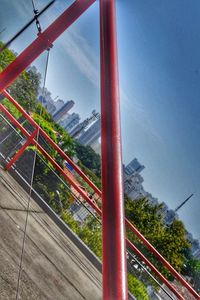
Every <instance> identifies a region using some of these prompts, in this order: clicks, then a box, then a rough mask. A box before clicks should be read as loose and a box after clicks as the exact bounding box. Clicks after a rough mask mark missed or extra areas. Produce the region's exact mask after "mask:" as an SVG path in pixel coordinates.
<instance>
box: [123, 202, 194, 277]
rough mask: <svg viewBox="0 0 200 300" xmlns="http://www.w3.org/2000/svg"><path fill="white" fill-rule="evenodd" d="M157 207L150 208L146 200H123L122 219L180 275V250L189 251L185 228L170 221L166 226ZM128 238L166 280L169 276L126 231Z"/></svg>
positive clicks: (181, 261)
mask: <svg viewBox="0 0 200 300" xmlns="http://www.w3.org/2000/svg"><path fill="white" fill-rule="evenodd" d="M160 209H161V206H160V205H156V206H152V205H151V204H149V202H148V200H146V199H139V200H134V201H133V200H131V199H128V198H126V200H125V214H126V217H127V218H128V219H129V220H130V221H131V222H132V223H133V224H134V225H135V226H136V228H137V229H138V230H139V231H140V232H141V233H142V234H143V235H144V236H145V237H146V238H147V240H148V241H149V242H150V243H151V244H152V245H153V246H154V247H155V248H156V249H157V250H158V251H159V252H160V253H161V254H162V255H163V256H164V257H165V258H166V260H167V261H168V262H169V263H170V264H171V265H172V266H173V267H174V268H175V269H176V270H177V271H179V272H180V271H181V270H182V269H183V266H184V254H183V251H184V249H187V248H189V244H188V242H187V240H186V238H185V228H184V225H183V223H182V222H181V221H179V220H174V221H173V222H172V224H170V225H168V226H166V225H165V223H164V220H163V217H162V214H161V211H160ZM127 235H128V238H129V239H130V240H131V241H132V242H134V243H136V244H137V246H138V247H139V248H140V250H141V251H142V252H143V253H144V254H145V255H146V256H147V258H149V259H150V260H151V261H152V262H153V263H154V265H155V266H156V267H157V268H158V269H159V270H160V271H161V272H162V273H163V274H164V275H165V276H167V277H168V278H169V279H171V277H170V274H169V272H168V271H167V270H166V269H165V268H164V267H162V266H161V264H160V263H159V262H158V261H157V259H155V257H154V256H153V255H151V254H150V252H149V251H147V250H146V248H145V246H143V245H142V244H141V242H139V241H138V240H137V238H136V237H135V236H134V235H133V234H132V232H131V231H130V230H127Z"/></svg>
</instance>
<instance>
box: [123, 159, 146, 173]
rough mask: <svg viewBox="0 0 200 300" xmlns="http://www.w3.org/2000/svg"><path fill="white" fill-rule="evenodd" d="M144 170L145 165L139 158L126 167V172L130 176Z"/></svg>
mask: <svg viewBox="0 0 200 300" xmlns="http://www.w3.org/2000/svg"><path fill="white" fill-rule="evenodd" d="M142 170H144V166H143V165H141V164H140V163H139V161H138V160H137V158H134V159H133V160H132V161H131V162H130V163H129V164H128V165H127V166H126V167H125V169H124V171H125V174H126V175H128V176H130V175H133V174H134V173H140V172H141V171H142Z"/></svg>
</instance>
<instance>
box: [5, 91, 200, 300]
mask: <svg viewBox="0 0 200 300" xmlns="http://www.w3.org/2000/svg"><path fill="white" fill-rule="evenodd" d="M3 94H4V96H5V97H7V99H9V100H10V101H11V103H12V104H13V105H14V106H15V107H16V108H17V109H18V110H19V111H20V112H21V113H22V114H23V116H24V117H25V118H27V119H28V121H29V122H30V124H31V125H33V126H34V127H35V128H39V130H40V133H44V137H45V136H46V133H45V132H44V131H43V130H42V129H41V128H40V127H39V126H38V124H37V123H36V122H35V121H34V120H33V119H32V118H31V117H30V116H29V115H28V114H27V113H26V112H25V111H24V109H23V108H22V107H21V106H20V105H19V104H18V103H17V102H16V101H15V100H14V99H13V98H12V97H11V96H10V94H9V93H8V92H6V91H4V92H3ZM0 109H1V110H2V111H3V112H4V113H5V115H6V116H7V117H8V118H9V119H10V120H11V121H12V122H13V124H14V125H16V126H17V125H18V124H17V122H16V120H15V119H14V118H13V117H12V116H11V117H12V119H11V118H10V117H9V115H8V114H7V110H6V109H5V108H4V106H3V105H2V104H0ZM20 129H21V131H22V133H23V134H24V135H25V136H26V137H27V138H29V135H28V132H27V131H26V130H24V128H23V127H22V128H20ZM48 138H49V137H48ZM49 139H50V138H49ZM50 140H51V139H50ZM50 144H51V145H52V146H53V148H54V149H55V150H57V147H58V146H57V145H56V144H55V143H54V142H53V141H52V140H51V143H50ZM54 145H56V148H55V147H54ZM58 148H59V147H58ZM59 149H60V148H59ZM60 151H61V152H62V150H61V149H60ZM59 153H60V152H59ZM63 155H64V159H66V158H65V156H66V154H65V153H64V152H63ZM68 159H69V160H70V158H68ZM72 163H73V162H72ZM73 164H74V163H73ZM75 166H76V165H75ZM76 168H77V170H78V171H79V172H77V173H79V174H80V176H81V172H82V171H81V170H80V169H79V168H78V167H77V166H76ZM84 176H85V174H84ZM87 183H88V184H89V185H90V180H89V179H88V181H87ZM91 187H92V186H91ZM99 192H100V196H101V191H99ZM95 211H96V212H97V209H95ZM125 224H126V226H127V227H129V229H130V230H131V231H132V232H133V233H134V234H135V235H136V236H137V237H138V238H139V239H140V240H141V241H142V242H143V243H144V245H145V246H146V247H147V248H148V249H149V250H150V252H151V253H153V254H154V255H156V257H157V258H158V259H159V260H160V261H161V263H162V264H163V265H165V267H166V268H167V269H168V270H169V271H170V272H171V274H172V275H173V276H174V277H176V278H177V279H178V280H179V281H180V282H181V283H182V284H183V286H185V287H186V288H187V289H188V291H190V293H191V294H192V295H193V296H194V297H195V299H200V296H199V295H198V294H197V293H196V291H195V290H194V289H192V287H191V286H190V285H189V284H188V283H187V282H186V281H185V280H184V279H183V278H182V276H181V275H180V274H179V273H178V272H177V271H176V270H175V269H174V268H173V267H172V266H171V265H170V264H169V263H168V262H167V261H166V260H165V258H164V257H163V256H162V255H161V254H160V253H159V252H158V251H157V250H156V249H155V248H154V247H153V246H152V245H151V244H150V243H149V242H148V241H147V240H146V238H145V237H144V236H143V235H142V234H141V233H140V232H139V231H138V230H137V229H136V228H135V227H134V226H133V224H131V223H130V222H129V221H128V220H127V219H125ZM160 279H162V278H160Z"/></svg>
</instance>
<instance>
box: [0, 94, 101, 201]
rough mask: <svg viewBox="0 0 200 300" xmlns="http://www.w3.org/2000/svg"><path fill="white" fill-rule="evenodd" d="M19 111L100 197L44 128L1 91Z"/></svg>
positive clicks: (88, 180)
mask: <svg viewBox="0 0 200 300" xmlns="http://www.w3.org/2000/svg"><path fill="white" fill-rule="evenodd" d="M2 94H3V95H4V96H5V97H6V98H7V99H8V100H9V101H10V102H11V103H12V104H13V105H14V106H15V107H16V108H17V109H18V110H19V111H20V112H21V113H22V115H23V116H24V117H25V118H26V119H27V120H28V121H29V123H30V124H31V125H32V126H33V127H34V128H39V130H40V134H41V135H42V136H43V137H44V138H45V140H46V141H47V142H48V143H49V144H50V145H51V146H52V147H53V148H54V149H55V150H56V151H57V152H58V153H59V154H60V156H61V157H62V158H63V159H65V160H66V161H67V162H68V163H69V164H70V165H71V166H72V167H73V169H74V170H75V171H76V172H77V173H78V174H79V175H80V176H81V177H82V178H83V179H84V180H85V182H87V184H88V185H89V186H90V187H91V188H92V189H93V190H94V191H95V192H96V193H97V195H99V196H100V197H101V191H100V190H99V189H98V187H97V186H96V185H95V184H94V183H93V182H92V181H91V180H90V179H89V178H88V177H87V176H86V175H85V174H84V173H83V171H82V170H81V169H80V168H79V167H78V166H77V165H76V164H75V163H74V162H73V161H72V160H71V159H70V158H69V156H67V155H66V154H65V153H64V152H63V151H62V150H61V149H60V147H59V146H58V145H57V144H56V143H55V142H54V141H53V140H52V139H51V138H50V137H49V136H48V134H46V132H45V131H44V130H42V128H41V127H39V125H38V124H37V123H36V122H35V121H34V120H33V119H32V118H31V116H30V115H29V114H28V113H27V112H26V111H25V110H24V109H23V108H22V107H21V105H19V103H18V102H17V101H16V100H15V99H14V98H13V97H12V96H11V95H10V94H9V93H8V92H7V91H6V90H4V91H3V93H2Z"/></svg>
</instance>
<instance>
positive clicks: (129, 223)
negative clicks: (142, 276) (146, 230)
mask: <svg viewBox="0 0 200 300" xmlns="http://www.w3.org/2000/svg"><path fill="white" fill-rule="evenodd" d="M125 222H126V225H127V227H128V228H129V229H130V230H131V231H132V232H133V233H134V234H135V235H136V236H137V237H138V238H139V240H140V241H142V242H143V244H144V245H145V246H146V247H147V248H148V249H149V251H150V252H151V253H153V254H154V255H155V257H157V258H158V260H159V261H160V262H161V263H162V264H163V266H165V267H166V268H167V269H168V270H169V271H170V273H171V274H172V275H173V276H174V277H175V278H176V279H177V280H179V281H180V283H182V285H183V286H184V287H186V289H187V290H188V291H189V292H190V293H191V294H192V295H193V296H194V297H195V299H200V296H199V294H198V293H197V292H196V291H195V290H194V289H193V288H192V287H191V285H190V284H189V283H188V282H187V281H186V280H185V279H184V278H183V277H182V276H181V275H180V274H179V273H178V272H177V271H176V270H175V269H174V268H173V267H172V266H171V265H170V263H168V261H167V260H166V259H165V258H164V257H163V256H162V255H161V254H160V253H159V252H158V251H157V250H156V248H154V247H153V246H152V245H151V244H150V243H149V241H148V240H147V239H146V238H145V237H144V236H143V235H142V234H141V233H140V232H139V231H138V230H137V228H135V227H134V226H133V224H131V222H129V221H128V220H127V219H126V220H125Z"/></svg>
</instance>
